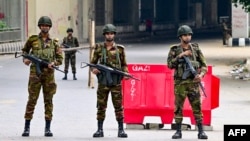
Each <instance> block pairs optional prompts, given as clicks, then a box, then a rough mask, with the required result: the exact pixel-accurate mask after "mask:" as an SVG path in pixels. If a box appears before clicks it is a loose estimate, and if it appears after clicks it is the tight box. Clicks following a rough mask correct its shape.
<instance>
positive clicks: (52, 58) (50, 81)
mask: <svg viewBox="0 0 250 141" xmlns="http://www.w3.org/2000/svg"><path fill="white" fill-rule="evenodd" d="M38 27H39V28H40V30H41V32H40V33H39V35H32V36H31V37H29V39H28V40H27V41H26V43H25V45H24V47H23V48H22V51H23V53H24V54H32V55H34V56H36V57H38V58H39V59H43V60H46V61H48V62H49V63H50V64H49V65H48V66H40V68H41V72H42V73H41V75H39V76H37V74H36V65H35V64H34V63H32V62H31V61H30V60H28V59H26V58H24V59H23V62H24V64H25V65H27V66H29V65H30V64H31V65H30V75H29V84H28V91H29V97H28V102H27V105H26V112H25V115H24V118H25V127H24V132H23V133H22V136H29V134H30V121H31V119H32V118H33V113H34V110H35V106H36V104H37V100H38V97H39V93H40V90H41V88H42V89H43V99H44V107H45V133H44V135H45V136H47V137H51V136H53V133H52V132H51V131H50V124H51V120H52V116H53V114H52V111H53V100H52V99H53V96H54V94H55V93H56V88H57V85H56V83H55V78H54V69H53V66H58V65H61V64H62V60H63V56H62V51H61V49H60V48H59V45H58V40H53V39H51V37H50V36H49V30H50V28H51V27H52V22H51V19H50V18H49V17H47V16H42V17H41V18H40V19H39V21H38Z"/></svg>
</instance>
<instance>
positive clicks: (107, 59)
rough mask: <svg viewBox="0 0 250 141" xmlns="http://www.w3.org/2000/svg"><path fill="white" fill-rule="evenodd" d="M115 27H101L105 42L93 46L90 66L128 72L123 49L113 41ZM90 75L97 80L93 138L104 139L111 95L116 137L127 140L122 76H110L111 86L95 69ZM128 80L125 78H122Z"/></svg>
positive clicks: (103, 75)
mask: <svg viewBox="0 0 250 141" xmlns="http://www.w3.org/2000/svg"><path fill="white" fill-rule="evenodd" d="M115 35H116V27H115V26H114V25H113V24H106V25H104V27H103V36H104V39H105V41H104V42H103V43H97V44H96V45H95V51H94V56H93V57H92V59H91V63H92V64H97V63H100V64H103V65H106V66H109V67H112V68H115V69H118V70H120V71H124V72H128V68H127V61H126V55H125V47H124V46H123V45H120V44H117V43H115V41H114V38H115ZM91 71H92V73H94V74H96V76H97V79H98V89H97V117H96V119H97V127H98V129H97V131H96V132H95V133H94V134H93V137H94V138H95V137H104V132H103V122H104V120H105V113H106V108H107V102H108V96H109V93H111V97H112V101H113V106H114V108H115V116H116V121H117V122H118V137H120V138H127V136H128V135H127V134H126V133H125V131H124V128H123V118H124V117H123V106H122V98H123V97H122V85H121V81H122V79H123V77H122V76H120V75H117V74H112V76H111V79H112V80H113V83H112V84H107V79H108V78H107V75H105V72H102V71H101V70H98V69H97V68H91ZM124 78H125V79H128V78H127V77H124Z"/></svg>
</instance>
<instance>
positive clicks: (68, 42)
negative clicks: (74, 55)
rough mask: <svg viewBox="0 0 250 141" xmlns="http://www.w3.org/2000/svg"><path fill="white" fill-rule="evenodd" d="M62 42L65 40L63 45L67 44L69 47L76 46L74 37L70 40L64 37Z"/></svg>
mask: <svg viewBox="0 0 250 141" xmlns="http://www.w3.org/2000/svg"><path fill="white" fill-rule="evenodd" d="M64 40H65V44H67V45H69V46H71V47H76V45H75V40H76V38H75V37H72V39H71V40H69V39H68V37H65V38H64Z"/></svg>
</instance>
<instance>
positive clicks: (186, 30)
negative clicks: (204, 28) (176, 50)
mask: <svg viewBox="0 0 250 141" xmlns="http://www.w3.org/2000/svg"><path fill="white" fill-rule="evenodd" d="M183 34H191V35H193V31H192V29H191V28H190V27H189V26H188V25H182V26H180V27H179V28H178V31H177V37H180V36H181V35H183Z"/></svg>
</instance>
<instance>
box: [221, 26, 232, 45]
mask: <svg viewBox="0 0 250 141" xmlns="http://www.w3.org/2000/svg"><path fill="white" fill-rule="evenodd" d="M221 26H222V34H223V37H222V41H223V45H227V44H228V43H227V42H228V38H229V37H230V36H231V30H230V28H228V26H227V23H226V21H223V22H222V25H221Z"/></svg>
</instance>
